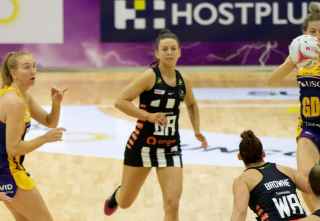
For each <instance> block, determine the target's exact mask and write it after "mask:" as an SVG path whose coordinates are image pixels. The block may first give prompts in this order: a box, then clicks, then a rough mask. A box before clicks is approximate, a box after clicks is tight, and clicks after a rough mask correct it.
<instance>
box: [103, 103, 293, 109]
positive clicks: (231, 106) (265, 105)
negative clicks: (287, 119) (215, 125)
mask: <svg viewBox="0 0 320 221" xmlns="http://www.w3.org/2000/svg"><path fill="white" fill-rule="evenodd" d="M198 106H199V108H274V109H283V108H298V107H299V104H298V103H297V104H296V105H294V104H265V103H258V104H257V103H255V104H199V103H198ZM97 107H99V108H112V109H113V108H114V106H113V105H111V104H101V105H97ZM182 107H183V108H184V107H185V106H184V105H183V106H182Z"/></svg>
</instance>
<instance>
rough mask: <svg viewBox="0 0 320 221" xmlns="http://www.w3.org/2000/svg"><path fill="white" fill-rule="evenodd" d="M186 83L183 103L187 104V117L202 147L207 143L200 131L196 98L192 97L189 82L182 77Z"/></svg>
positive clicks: (206, 145)
mask: <svg viewBox="0 0 320 221" xmlns="http://www.w3.org/2000/svg"><path fill="white" fill-rule="evenodd" d="M184 81H185V85H186V97H185V100H184V101H185V103H186V106H187V110H188V114H189V118H190V121H191V124H192V127H193V130H194V134H195V136H196V138H197V139H198V140H199V141H200V142H201V146H202V147H204V148H207V147H208V143H207V140H206V138H205V137H204V136H203V135H202V133H201V132H200V115H199V108H198V104H197V101H196V99H195V98H194V95H193V92H192V86H191V82H190V81H189V80H188V79H186V78H185V79H184Z"/></svg>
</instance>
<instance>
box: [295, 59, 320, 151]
mask: <svg viewBox="0 0 320 221" xmlns="http://www.w3.org/2000/svg"><path fill="white" fill-rule="evenodd" d="M297 82H298V85H299V90H300V98H299V100H300V117H299V125H298V129H297V132H298V138H300V137H306V138H308V139H310V140H311V141H312V142H313V143H315V144H316V145H317V147H318V149H319V150H320V62H316V63H314V64H313V65H312V66H311V67H306V68H301V69H299V71H298V75H297Z"/></svg>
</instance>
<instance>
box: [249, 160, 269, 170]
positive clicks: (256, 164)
mask: <svg viewBox="0 0 320 221" xmlns="http://www.w3.org/2000/svg"><path fill="white" fill-rule="evenodd" d="M265 163H266V162H264V161H260V162H257V163H249V164H247V165H246V168H250V167H258V166H261V165H263V164H265Z"/></svg>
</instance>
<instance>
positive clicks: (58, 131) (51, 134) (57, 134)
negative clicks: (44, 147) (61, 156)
mask: <svg viewBox="0 0 320 221" xmlns="http://www.w3.org/2000/svg"><path fill="white" fill-rule="evenodd" d="M65 131H66V129H64V128H62V127H59V128H53V129H51V130H49V131H48V132H47V133H46V134H44V137H45V138H46V141H47V142H55V141H60V140H62V136H63V132H65Z"/></svg>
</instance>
